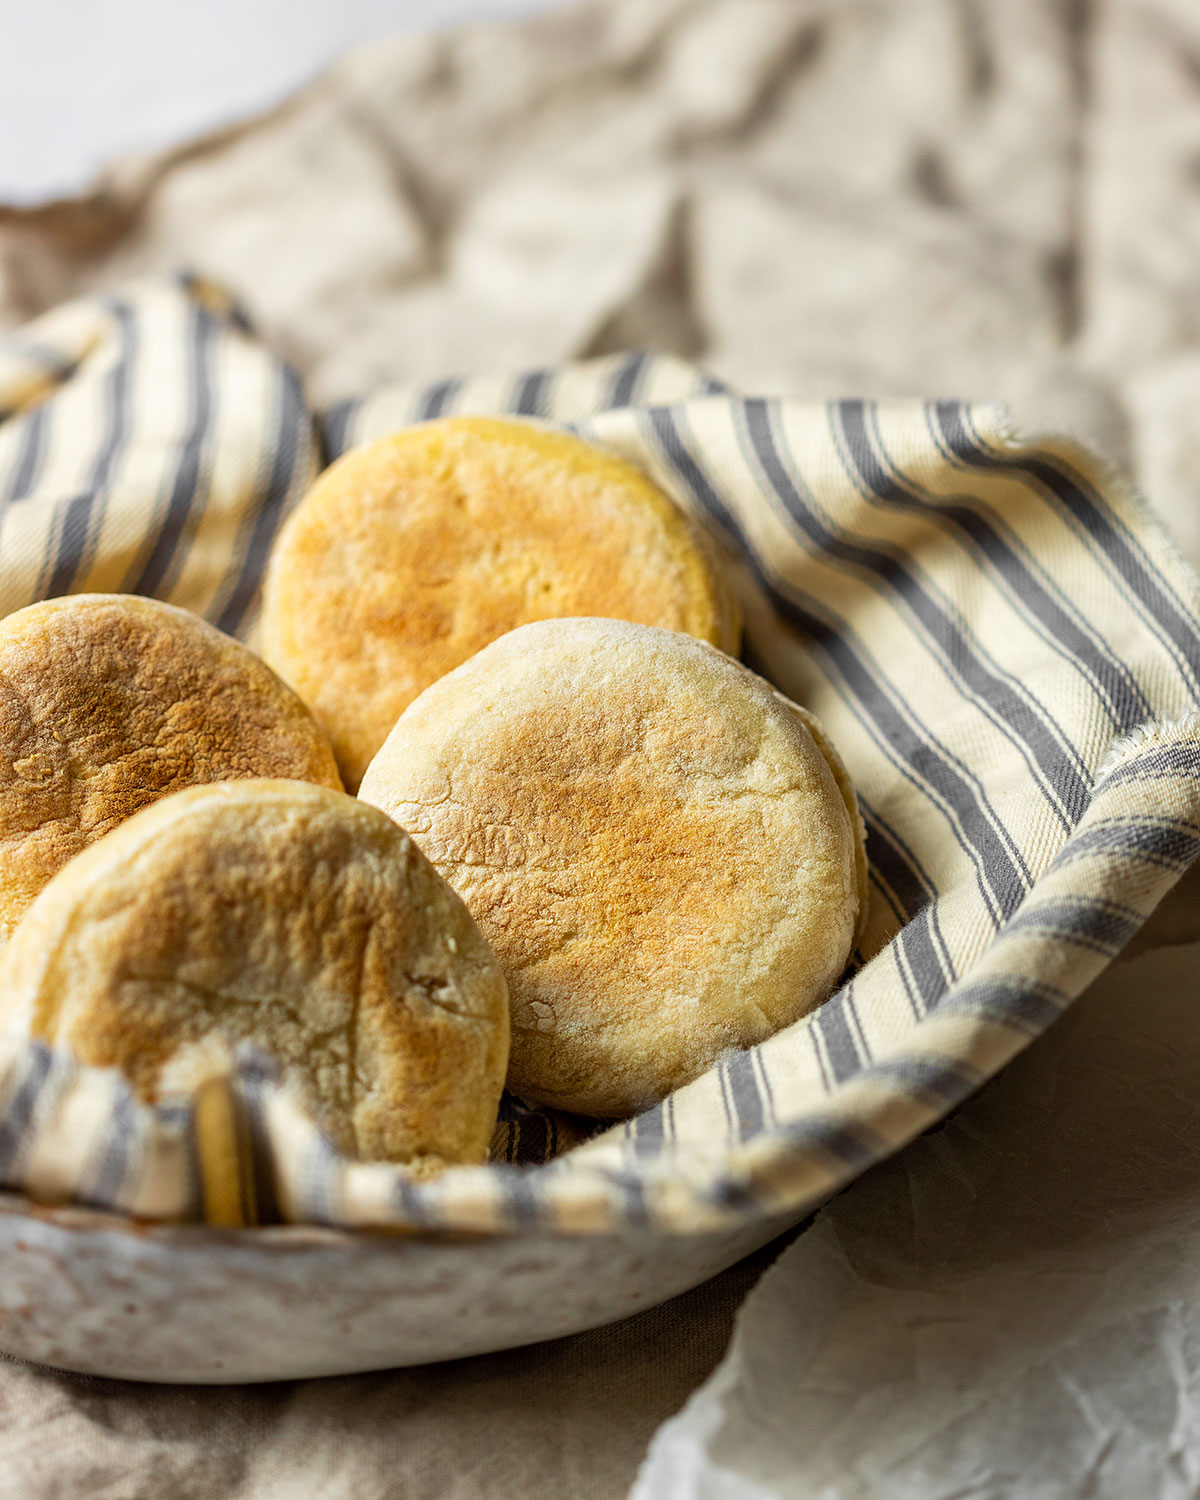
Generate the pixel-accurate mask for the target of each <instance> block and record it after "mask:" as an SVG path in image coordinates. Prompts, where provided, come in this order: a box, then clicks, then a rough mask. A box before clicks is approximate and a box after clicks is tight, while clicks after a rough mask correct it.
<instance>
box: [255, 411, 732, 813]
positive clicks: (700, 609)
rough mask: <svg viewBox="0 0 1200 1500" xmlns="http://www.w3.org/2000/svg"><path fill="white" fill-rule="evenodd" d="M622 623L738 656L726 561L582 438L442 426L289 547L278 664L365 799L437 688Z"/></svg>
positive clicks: (292, 533)
mask: <svg viewBox="0 0 1200 1500" xmlns="http://www.w3.org/2000/svg"><path fill="white" fill-rule="evenodd" d="M563 615H608V616H615V617H616V618H618V619H624V620H635V621H638V622H639V623H641V624H645V625H661V626H663V627H665V628H666V629H668V630H679V631H686V632H687V633H688V634H689V635H694V636H697V637H699V638H700V639H702V640H706V641H711V642H712V643H713V644H714V645H717V646H720V647H722V648H723V649H724V650H727V651H736V650H737V644H738V637H739V633H740V624H739V618H738V613H737V607H736V605H735V603H734V599H733V595H732V593H731V592H730V591H729V589H728V588H727V586H726V585H725V584H724V583H723V582H722V580H721V577H720V574H719V571H718V569H717V568H716V567H715V566H714V565H713V561H712V560H711V559H710V556H709V546H708V543H707V542H706V541H705V539H704V538H703V537H702V535H701V534H700V533H699V532H698V531H697V530H696V529H695V527H694V526H693V525H692V523H691V522H690V521H689V520H688V519H687V518H686V517H685V516H684V515H683V513H682V512H681V511H679V510H678V509H676V507H675V506H674V505H673V504H672V503H671V501H670V500H668V499H667V497H666V496H665V495H664V494H663V493H662V492H661V491H660V490H658V489H657V488H656V487H655V486H654V485H653V484H651V483H650V481H649V480H648V479H646V478H645V476H644V475H642V474H641V473H640V472H639V471H638V470H637V469H635V468H633V467H632V466H631V465H630V464H627V463H625V462H623V461H622V460H620V459H617V458H614V457H611V456H610V455H608V454H606V453H603V452H601V451H600V450H599V449H597V448H594V447H592V446H591V445H590V444H587V443H584V442H581V441H580V440H579V439H578V438H574V437H570V436H568V435H567V434H565V433H561V432H553V431H548V430H545V429H542V428H538V427H534V426H531V425H529V424H528V423H522V422H508V421H498V420H495V419H492V418H483V417H451V418H447V419H445V420H442V421H437V422H428V423H425V424H422V425H420V426H417V427H412V428H409V429H407V430H406V431H403V432H399V433H397V434H396V435H395V436H394V437H389V438H385V439H383V440H382V441H380V442H377V443H372V444H371V445H370V446H369V447H366V448H361V449H359V450H357V451H355V452H352V453H349V454H347V455H346V456H345V457H344V458H342V459H341V460H339V461H338V462H337V463H335V464H334V465H333V466H332V468H330V469H328V470H327V471H326V472H325V473H324V474H323V475H322V476H321V478H320V479H319V480H318V481H317V483H316V485H315V487H314V488H313V489H311V490H310V491H309V493H308V494H307V495H306V496H305V498H304V499H303V500H302V501H301V502H300V505H299V506H298V507H297V509H296V510H295V511H294V512H293V514H292V515H291V516H290V517H289V519H288V521H287V522H286V523H285V525H284V527H283V529H282V531H281V532H280V535H279V539H278V541H277V543H276V545H275V548H274V551H273V553H272V556H271V560H270V564H269V566H268V569H267V575H266V581H265V585H264V597H263V612H262V645H263V655H264V656H265V657H266V659H267V661H268V662H270V664H271V665H272V666H273V667H274V668H275V669H276V670H277V671H278V672H280V673H281V674H282V676H283V677H285V678H286V679H287V681H288V682H290V683H291V684H292V685H293V687H295V688H296V690H297V691H298V692H299V694H300V696H301V697H302V698H303V699H304V700H305V702H306V703H309V704H311V706H312V708H313V710H314V712H315V713H316V715H317V718H318V719H319V720H320V721H321V723H322V724H323V725H324V726H325V728H326V729H327V730H328V732H329V736H330V738H331V739H332V740H333V745H334V749H335V751H336V752H337V757H338V764H339V765H340V766H341V769H342V775H343V776H344V778H345V781H346V785H347V786H348V787H355V786H357V785H358V782H359V779H360V778H361V776H362V773H363V771H364V770H365V769H366V766H367V763H368V761H369V760H370V759H371V757H372V756H373V755H374V753H375V751H376V750H378V749H379V747H380V745H382V744H383V741H384V739H385V738H386V736H387V734H388V732H389V730H390V729H391V727H392V725H393V724H394V723H395V722H396V718H397V716H398V715H399V714H400V712H401V711H402V710H403V709H404V708H405V707H407V705H408V704H409V703H410V702H411V701H412V700H413V699H414V698H415V697H416V696H417V694H418V693H420V692H421V691H422V690H423V689H424V688H426V687H428V686H429V684H430V683H431V682H434V681H436V680H437V678H439V677H441V676H443V675H444V674H445V673H446V672H449V671H450V670H451V668H453V667H456V666H458V665H459V664H460V663H461V662H464V661H466V659H467V658H468V657H469V656H472V655H473V654H474V653H475V652H476V651H478V650H480V648H481V647H483V646H486V645H487V644H488V642H489V641H493V640H495V639H496V638H497V636H501V635H503V634H504V633H505V632H506V631H509V630H512V629H514V628H515V627H516V626H518V625H522V624H525V623H526V622H527V621H531V620H545V619H551V618H555V617H558V616H563Z"/></svg>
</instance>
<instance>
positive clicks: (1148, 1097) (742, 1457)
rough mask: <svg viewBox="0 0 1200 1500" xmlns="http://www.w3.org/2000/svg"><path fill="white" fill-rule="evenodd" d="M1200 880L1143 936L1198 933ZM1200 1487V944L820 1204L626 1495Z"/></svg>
mask: <svg viewBox="0 0 1200 1500" xmlns="http://www.w3.org/2000/svg"><path fill="white" fill-rule="evenodd" d="M1198 897H1200V879H1198V878H1197V877H1196V876H1195V875H1194V874H1193V875H1192V876H1190V877H1188V879H1187V880H1186V881H1185V889H1183V890H1181V891H1180V892H1179V893H1178V895H1177V896H1175V897H1174V898H1169V901H1168V904H1167V907H1166V909H1165V910H1164V911H1162V913H1161V915H1160V916H1159V917H1157V918H1156V919H1154V928H1155V930H1154V931H1153V932H1152V933H1151V934H1149V935H1148V940H1149V941H1159V940H1169V939H1171V938H1172V937H1174V938H1179V937H1180V936H1184V935H1186V934H1188V933H1189V932H1190V933H1191V935H1192V936H1200V931H1198V929H1200V923H1198V922H1197V920H1196V917H1195V916H1194V915H1193V913H1194V912H1195V911H1196V909H1197V906H1198V905H1200V903H1198V900H1197V898H1198ZM1142 946H1144V944H1143V945H1142ZM1133 1023H1136V1024H1133ZM1198 1488H1200V943H1194V942H1193V943H1190V944H1185V945H1183V946H1173V947H1164V948H1160V949H1155V950H1153V951H1148V952H1146V951H1143V952H1142V953H1140V954H1135V955H1134V956H1133V957H1131V958H1129V959H1127V960H1125V961H1119V962H1118V963H1117V964H1115V965H1114V966H1113V967H1112V968H1111V969H1110V970H1109V971H1108V972H1107V974H1106V975H1105V976H1104V977H1103V978H1102V979H1101V980H1100V981H1099V982H1098V983H1097V984H1096V985H1095V986H1094V988H1093V989H1092V990H1091V991H1090V992H1089V993H1088V994H1087V995H1086V996H1085V997H1084V998H1083V999H1082V1000H1080V1001H1079V1002H1077V1004H1076V1006H1075V1007H1074V1008H1073V1009H1072V1010H1071V1011H1070V1012H1068V1014H1067V1015H1066V1016H1065V1017H1064V1018H1063V1019H1062V1020H1061V1021H1060V1022H1058V1023H1057V1024H1056V1026H1055V1027H1054V1028H1053V1030H1052V1031H1051V1032H1049V1033H1048V1034H1047V1035H1046V1036H1045V1037H1043V1038H1042V1039H1041V1040H1040V1041H1038V1042H1037V1043H1035V1044H1034V1046H1033V1047H1032V1048H1031V1049H1030V1050H1029V1052H1028V1053H1026V1054H1025V1055H1024V1056H1023V1057H1022V1058H1020V1059H1019V1060H1018V1061H1017V1062H1016V1063H1014V1064H1013V1065H1012V1066H1011V1067H1010V1068H1009V1069H1008V1070H1007V1071H1006V1072H1005V1073H1004V1074H1003V1075H1001V1077H1000V1078H999V1079H997V1080H995V1081H994V1082H993V1083H992V1084H991V1085H990V1086H989V1087H988V1088H986V1089H985V1090H984V1092H983V1093H982V1094H980V1095H979V1096H977V1097H976V1098H975V1099H974V1100H972V1101H970V1102H969V1103H968V1104H967V1105H966V1106H964V1108H963V1109H962V1110H961V1111H960V1112H959V1113H958V1114H957V1115H956V1116H955V1117H954V1118H952V1119H951V1120H950V1121H949V1122H947V1123H946V1124H945V1125H944V1126H942V1127H941V1128H940V1129H938V1130H936V1131H934V1132H933V1133H931V1134H929V1135H927V1136H925V1137H923V1138H922V1139H920V1140H918V1141H917V1142H915V1143H914V1144H913V1145H912V1146H910V1147H909V1148H908V1149H907V1150H906V1151H905V1152H904V1153H903V1154H902V1155H900V1156H899V1157H897V1158H895V1159H894V1160H893V1161H891V1162H888V1163H887V1164H885V1165H884V1166H882V1167H880V1168H878V1169H876V1170H875V1171H873V1172H871V1173H869V1174H868V1175H867V1176H866V1177H864V1178H862V1179H861V1180H860V1181H859V1182H858V1183H856V1184H855V1185H854V1186H853V1187H851V1188H850V1189H848V1190H847V1191H846V1192H845V1193H844V1194H843V1195H842V1196H841V1197H839V1198H838V1199H836V1200H835V1201H834V1202H833V1203H832V1204H830V1205H829V1206H828V1207H827V1208H826V1209H825V1210H824V1211H823V1212H822V1213H820V1214H819V1215H818V1216H817V1219H816V1222H815V1223H814V1224H813V1226H812V1227H811V1228H810V1229H809V1230H808V1231H807V1232H805V1233H804V1234H802V1235H801V1236H800V1237H799V1239H797V1240H796V1242H795V1243H794V1244H793V1245H792V1246H791V1247H790V1248H789V1249H788V1250H787V1251H785V1252H784V1254H783V1255H782V1256H781V1257H780V1259H779V1260H778V1261H777V1262H776V1264H775V1265H774V1266H773V1267H772V1268H771V1269H770V1270H769V1271H768V1272H767V1273H766V1275H765V1276H764V1277H763V1279H762V1281H761V1282H760V1283H759V1285H758V1287H757V1288H756V1289H755V1290H754V1292H753V1293H751V1295H750V1297H749V1298H748V1300H747V1302H746V1303H745V1305H744V1306H743V1308H742V1310H741V1312H740V1314H739V1316H738V1321H737V1326H736V1330H735V1334H734V1338H733V1341H732V1344H731V1347H730V1350H729V1352H728V1354H727V1355H726V1358H725V1360H724V1361H723V1362H722V1364H721V1365H720V1366H719V1367H718V1369H717V1371H716V1372H715V1373H714V1374H713V1375H712V1377H711V1378H710V1379H709V1380H708V1382H707V1383H706V1384H705V1385H704V1386H703V1387H702V1388H701V1390H700V1391H698V1392H697V1393H696V1394H695V1395H694V1396H693V1397H692V1398H691V1400H690V1401H689V1402H688V1404H687V1405H686V1407H685V1408H684V1410H683V1411H682V1413H681V1414H680V1415H678V1416H676V1417H675V1418H674V1419H672V1420H671V1421H670V1422H668V1423H667V1424H666V1425H665V1426H664V1427H663V1428H661V1429H660V1431H659V1433H658V1434H657V1436H656V1437H655V1439H654V1442H653V1444H652V1445H651V1448H650V1452H649V1456H648V1458H647V1460H646V1463H645V1465H644V1467H643V1469H642V1472H641V1475H640V1477H639V1481H638V1483H637V1484H636V1485H635V1487H634V1491H633V1500H768V1497H769V1500H801V1497H803V1500H818V1497H819V1500H868V1497H869V1500H884V1497H886V1500H910V1497H911V1500H966V1497H972V1500H975V1497H978V1500H985V1497H986V1500H1051V1497H1053V1500H1135V1497H1140V1496H1147V1497H1149V1496H1155V1497H1162V1500H1183V1497H1184V1496H1194V1495H1195V1494H1196V1493H1197V1489H1198Z"/></svg>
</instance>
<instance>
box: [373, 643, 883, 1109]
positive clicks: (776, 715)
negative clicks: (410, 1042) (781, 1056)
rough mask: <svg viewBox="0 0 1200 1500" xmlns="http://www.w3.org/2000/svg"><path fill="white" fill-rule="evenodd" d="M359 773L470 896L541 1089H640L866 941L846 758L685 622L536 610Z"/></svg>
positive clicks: (823, 980)
mask: <svg viewBox="0 0 1200 1500" xmlns="http://www.w3.org/2000/svg"><path fill="white" fill-rule="evenodd" d="M839 776H840V777H841V780H839ZM359 795H360V797H361V798H362V799H363V800H365V801H368V802H371V803H372V804H374V805H375V806H376V807H380V808H382V809H383V810H384V811H385V812H387V813H389V814H391V816H392V817H394V818H395V819H396V820H397V822H399V823H400V824H401V825H402V826H403V827H406V828H407V829H408V830H409V831H410V833H411V834H412V836H413V838H414V839H416V840H417V842H418V843H419V844H420V845H421V847H422V849H424V851H425V853H426V854H427V855H428V856H429V857H430V859H431V860H432V861H433V862H434V864H435V865H436V866H437V867H438V869H439V870H441V871H442V873H443V874H444V875H445V876H446V878H447V879H448V880H449V881H450V882H451V884H452V885H453V886H454V888H455V889H456V890H457V891H458V892H459V893H460V895H461V896H462V897H463V899H464V901H465V902H466V903H467V905H468V907H469V908H470V909H471V911H472V913H473V914H474V916H475V919H476V921H477V922H478V923H479V925H480V927H481V928H482V930H483V933H484V935H485V937H487V939H488V941H489V942H490V943H491V944H492V947H493V948H494V949H495V951H496V954H497V957H498V958H499V959H500V962H501V965H502V966H503V969H504V973H505V977H506V978H507V980H508V987H509V993H510V996H511V1001H512V1022H513V1040H512V1059H511V1063H510V1071H509V1084H510V1087H511V1088H513V1089H514V1091H515V1092H517V1093H518V1094H521V1095H522V1096H524V1097H527V1098H530V1099H535V1100H538V1101H540V1102H542V1103H545V1104H552V1105H555V1106H557V1107H559V1108H563V1109H569V1110H575V1111H578V1112H580V1113H583V1114H593V1115H623V1114H629V1113H632V1112H634V1111H635V1110H638V1109H641V1108H644V1107H645V1106H647V1105H648V1104H651V1103H653V1102H654V1101H655V1100H656V1099H659V1098H661V1097H662V1096H663V1095H664V1094H666V1093H668V1092H669V1091H670V1090H671V1089H674V1088H677V1087H679V1086H680V1085H681V1084H684V1083H686V1082H688V1081H689V1080H690V1079H692V1078H695V1077H696V1076H697V1075H698V1074H699V1073H701V1072H703V1071H704V1070H705V1069H706V1068H707V1067H709V1066H710V1065H711V1064H712V1063H713V1062H714V1061H715V1060H716V1059H717V1058H718V1057H719V1056H720V1055H721V1054H722V1053H723V1052H725V1051H726V1050H728V1049H730V1048H735V1047H745V1046H747V1045H749V1044H751V1043H753V1042H759V1041H762V1040H764V1039H765V1038H766V1037H767V1036H769V1035H771V1033H772V1032H774V1031H776V1030H778V1029H779V1028H780V1027H782V1026H786V1025H788V1024H789V1023H790V1022H792V1021H794V1020H796V1019H797V1018H798V1017H799V1016H801V1015H803V1014H804V1013H805V1012H806V1011H808V1010H811V1009H812V1007H813V1006H814V1005H817V1004H819V1003H820V1002H821V1001H822V1000H824V999H825V998H826V996H827V995H828V994H829V992H830V990H831V988H832V986H833V985H834V984H835V983H836V981H837V979H838V977H839V975H840V974H841V972H842V970H843V968H844V966H845V963H846V960H847V958H848V956H849V954H850V950H851V944H852V942H853V937H854V932H855V926H856V922H857V918H858V914H859V907H860V903H861V900H862V896H863V892H864V880H863V877H864V875H865V864H864V863H863V860H862V847H861V845H862V832H861V825H860V824H859V821H858V816H857V808H856V806H855V803H854V797H853V791H852V789H851V788H850V785H849V780H848V778H846V777H845V772H844V770H842V769H841V767H840V762H838V761H836V757H835V755H834V753H833V752H832V748H831V747H829V746H828V745H827V744H826V745H825V747H824V748H822V745H820V744H818V743H817V741H816V740H815V738H814V735H813V732H812V731H811V729H810V727H809V724H808V722H807V721H806V717H805V716H804V715H803V714H801V713H798V712H796V711H795V710H794V708H793V706H792V705H791V704H789V703H788V702H787V701H786V700H785V699H783V698H781V697H780V696H779V694H778V693H776V692H775V691H774V690H773V689H772V688H771V687H770V685H769V684H768V683H766V682H764V681H763V680H762V679H761V678H759V677H756V676H755V675H754V674H753V673H751V672H749V671H747V670H746V669H745V668H744V667H742V666H740V665H739V664H738V663H736V662H734V661H731V660H730V659H729V658H728V657H726V656H723V655H722V654H721V653H720V652H718V651H715V650H713V649H712V647H710V646H707V645H705V644H703V643H702V642H699V641H696V640H692V639H690V638H689V637H687V636H685V635H680V634H676V633H673V632H668V631H663V630H654V629H650V628H647V627H645V626H639V625H631V624H626V623H624V622H621V621H616V620H594V619H593V620H588V619H582V620H555V621H545V622H542V623H540V624H532V625H526V626H523V627H522V628H521V629H520V630H515V631H513V632H512V633H511V634H509V635H507V636H504V637H503V638H502V639H500V640H499V641H495V642H494V643H493V644H492V645H490V646H488V647H486V648H485V649H484V650H483V651H481V652H480V653H479V654H478V655H477V656H475V657H472V659H471V660H470V661H469V662H466V663H465V664H464V665H463V666H461V667H459V668H458V669H457V670H456V671H455V672H452V673H451V674H449V675H448V676H446V677H444V678H442V679H441V680H440V681H439V682H436V683H434V684H433V686H432V687H430V688H427V689H426V691H425V692H424V693H422V694H421V696H420V697H419V698H418V699H417V700H416V701H415V702H414V703H412V704H411V705H410V707H409V708H408V709H407V710H406V711H405V713H404V714H403V715H402V716H401V718H400V719H399V721H398V722H397V724H396V727H395V729H394V730H393V731H392V733H391V734H390V735H389V736H388V739H387V741H386V743H385V744H384V746H383V748H382V749H381V750H380V752H379V754H378V755H377V756H376V757H375V759H374V761H373V762H372V763H371V766H370V768H369V769H368V771H367V774H366V776H365V777H364V778H363V783H362V788H361V791H360V794H359Z"/></svg>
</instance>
